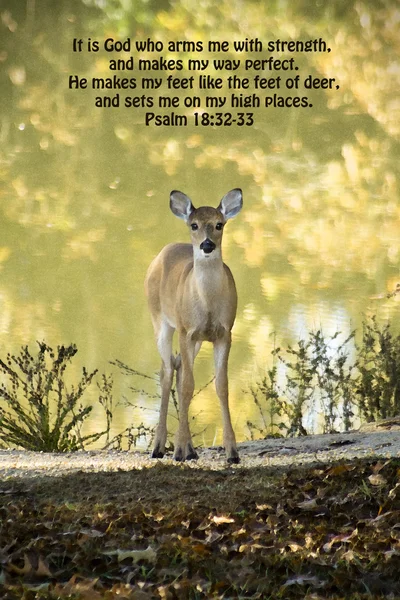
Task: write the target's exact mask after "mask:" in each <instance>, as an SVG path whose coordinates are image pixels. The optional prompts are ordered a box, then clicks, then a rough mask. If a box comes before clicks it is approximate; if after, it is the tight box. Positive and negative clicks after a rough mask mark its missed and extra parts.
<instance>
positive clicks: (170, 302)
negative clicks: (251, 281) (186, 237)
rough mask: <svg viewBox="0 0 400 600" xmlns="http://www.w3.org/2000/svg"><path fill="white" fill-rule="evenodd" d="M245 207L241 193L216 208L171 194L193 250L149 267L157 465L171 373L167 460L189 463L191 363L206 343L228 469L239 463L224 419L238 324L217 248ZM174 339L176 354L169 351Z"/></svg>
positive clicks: (170, 252)
mask: <svg viewBox="0 0 400 600" xmlns="http://www.w3.org/2000/svg"><path fill="white" fill-rule="evenodd" d="M242 206H243V196H242V191H241V190H240V189H239V188H235V189H233V190H231V191H230V192H228V193H227V194H225V196H224V197H223V198H222V200H221V202H220V203H219V205H218V207H217V208H213V207H211V206H201V207H200V208H195V207H194V206H193V204H192V201H191V200H190V198H189V197H188V196H186V194H184V193H183V192H179V191H177V190H173V191H172V192H171V194H170V209H171V211H172V213H173V214H174V215H175V216H176V217H178V218H179V219H182V220H183V221H184V222H185V223H186V224H187V226H188V228H189V232H190V238H191V243H171V244H168V245H167V246H165V247H164V248H163V249H162V250H161V252H160V253H159V254H158V255H157V256H156V258H155V259H154V260H153V261H152V263H151V264H150V266H149V268H148V271H147V274H146V279H145V291H146V296H147V301H148V306H149V311H150V315H151V320H152V324H153V328H154V334H155V338H156V344H157V348H158V352H159V354H160V356H161V371H160V384H161V405H160V416H159V422H158V425H157V427H156V431H155V438H154V446H153V451H152V454H151V456H152V458H163V456H164V454H165V446H166V441H167V414H168V403H169V398H170V392H171V387H172V384H173V378H174V372H175V371H176V388H177V392H178V406H179V425H178V429H177V432H176V437H175V444H174V454H173V458H174V459H175V460H176V461H186V460H193V459H194V460H195V459H197V458H198V454H197V452H196V450H195V449H194V446H193V442H192V438H191V433H190V428H189V405H190V402H191V399H192V397H193V393H194V385H195V383H194V376H193V365H194V360H195V358H196V356H197V354H198V352H199V350H200V348H201V345H202V343H203V342H204V341H207V342H212V344H213V352H214V366H215V388H216V393H217V396H218V398H219V402H220V405H221V411H222V424H223V445H224V448H225V452H226V457H227V461H228V463H234V464H235V463H239V462H240V459H239V453H238V450H237V446H236V438H235V433H234V431H233V427H232V422H231V416H230V412H229V399H228V357H229V352H230V348H231V330H232V327H233V324H234V321H235V318H236V310H237V292H236V285H235V281H234V278H233V275H232V273H231V271H230V269H229V267H228V266H227V265H226V264H225V263H224V262H223V260H222V251H221V242H222V235H223V231H224V227H225V224H226V222H227V221H228V220H229V219H231V218H232V217H235V216H236V215H237V214H238V213H239V211H240V210H241V208H242ZM175 331H177V334H178V343H179V354H177V355H174V354H173V351H172V343H173V336H174V333H175Z"/></svg>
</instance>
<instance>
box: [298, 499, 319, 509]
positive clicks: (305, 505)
mask: <svg viewBox="0 0 400 600" xmlns="http://www.w3.org/2000/svg"><path fill="white" fill-rule="evenodd" d="M296 506H298V507H299V508H301V509H302V510H314V508H317V506H318V504H317V501H316V499H315V498H310V499H309V500H303V502H298V503H297V505H296Z"/></svg>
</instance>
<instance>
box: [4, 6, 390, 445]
mask: <svg viewBox="0 0 400 600" xmlns="http://www.w3.org/2000/svg"><path fill="white" fill-rule="evenodd" d="M3 4H4V6H3ZM292 4H293V3H286V2H276V3H273V4H272V5H271V3H268V9H267V5H266V4H264V3H246V4H245V3H241V2H236V3H232V2H227V1H226V2H221V3H219V4H218V6H216V5H215V3H212V2H208V1H205V2H202V3H200V4H199V3H196V5H194V4H193V3H189V2H185V1H182V2H176V3H171V4H169V3H168V2H162V3H155V2H149V3H148V2H137V3H135V7H134V9H127V8H126V6H125V3H123V2H121V3H119V2H114V3H111V2H104V3H103V5H102V7H103V8H98V7H97V4H96V2H85V3H83V2H78V1H75V2H67V1H64V2H60V3H59V4H58V8H57V11H48V10H47V5H46V3H45V2H44V1H40V0H38V1H37V2H35V3H32V2H25V1H20V2H11V1H9V2H5V3H2V7H1V9H0V12H1V15H2V24H1V36H0V40H1V42H0V58H1V61H2V63H1V74H0V77H1V79H0V96H1V102H2V108H1V113H0V114H1V117H0V118H1V130H0V139H1V142H2V143H1V147H0V156H1V164H0V181H1V184H2V185H1V189H2V191H1V196H0V210H1V221H0V235H1V237H0V276H1V281H0V307H1V310H0V347H1V350H2V352H3V353H4V352H6V351H8V350H11V351H13V350H14V351H15V350H17V349H18V347H19V345H21V344H23V343H29V344H30V345H32V344H33V343H34V340H36V339H45V340H46V341H47V342H48V343H49V344H53V345H57V344H59V343H69V342H71V341H72V342H74V343H76V344H77V346H78V348H79V356H80V360H81V364H85V365H86V366H87V367H88V368H90V369H91V368H94V367H99V368H100V370H107V371H109V370H110V367H109V365H108V361H109V360H112V359H114V358H116V357H118V358H120V359H121V360H123V361H125V362H126V363H128V364H130V365H132V366H134V367H135V368H136V369H138V370H140V371H144V372H147V373H153V372H154V371H155V370H156V369H157V368H158V362H159V359H158V355H157V353H156V349H155V344H154V341H153V335H152V330H151V324H150V319H149V316H148V312H147V308H146V306H145V301H144V294H143V285H142V284H143V279H144V275H145V272H146V268H147V266H148V264H149V262H150V261H151V259H152V258H153V256H155V254H156V253H157V252H158V251H159V250H160V248H161V247H162V246H163V245H164V244H166V243H168V242H170V241H173V240H185V239H187V233H186V231H185V228H184V226H183V224H182V223H180V222H179V221H177V220H176V219H174V217H173V216H172V215H171V213H170V212H169V207H168V196H169V191H170V190H171V189H175V188H177V189H181V190H183V191H184V192H186V193H187V194H189V195H190V196H191V198H192V199H193V202H194V203H195V204H198V205H199V204H203V203H204V204H213V205H216V204H217V203H218V202H219V200H220V198H221V197H222V195H223V194H224V193H225V192H226V191H228V190H229V189H231V188H233V187H236V186H240V187H242V189H243V191H244V201H245V207H244V211H243V212H242V213H241V214H240V216H239V217H238V218H237V219H236V220H235V221H233V222H232V223H229V225H228V227H227V230H226V234H225V239H224V258H225V260H226V262H227V263H228V264H229V265H230V267H231V269H232V271H233V273H234V275H235V278H236V284H237V288H238V292H239V310H238V317H237V322H236V325H235V330H234V344H233V348H232V353H231V360H230V385H231V396H232V408H233V420H234V422H235V423H236V430H237V433H238V438H239V439H242V438H243V437H244V435H245V433H246V429H245V420H246V418H247V417H249V416H251V413H252V409H253V407H252V406H251V404H250V402H251V401H250V400H249V397H248V396H246V395H244V394H243V389H244V387H245V386H246V385H247V384H248V383H250V382H251V381H253V380H254V378H255V377H256V376H258V375H259V374H260V372H261V371H262V369H263V368H264V366H265V362H266V361H270V358H269V352H270V350H271V347H272V344H273V335H272V334H273V333H274V332H276V336H277V338H278V339H279V340H281V341H282V342H293V341H294V340H295V339H297V338H298V337H299V336H301V335H304V334H305V333H306V331H307V330H309V329H311V328H316V327H320V326H322V327H323V329H324V331H325V332H326V333H327V334H329V333H332V332H334V331H335V330H336V329H339V330H341V331H343V333H348V331H349V330H350V329H351V328H352V327H354V326H359V324H360V322H361V320H362V316H363V315H364V314H368V313H377V314H378V317H379V318H380V319H386V318H388V317H390V318H392V319H394V320H396V318H397V316H398V312H399V309H398V306H399V303H398V302H397V301H396V298H390V299H388V298H386V294H387V293H388V292H390V291H392V290H393V289H394V288H395V286H396V283H397V282H398V280H399V266H398V265H399V253H400V239H399V235H398V231H399V221H400V209H399V202H398V183H397V182H398V171H399V167H398V165H399V145H398V141H399V134H400V119H399V112H400V111H399V101H398V89H399V83H400V81H399V79H400V75H399V72H400V69H399V60H398V56H399V55H400V47H399V46H400V40H399V36H398V35H397V33H398V32H397V33H396V28H395V24H396V23H397V22H398V21H397V20H396V14H397V16H398V8H397V2H395V1H394V0H393V1H392V2H390V1H389V2H386V4H385V7H382V6H380V7H379V8H378V7H377V6H376V5H374V4H373V3H372V2H371V3H370V2H357V3H353V2H343V3H335V7H334V8H333V7H332V6H330V7H328V8H325V7H323V6H316V5H313V6H311V5H310V4H309V3H308V2H307V3H306V2H304V3H302V2H300V3H296V7H293V6H292ZM88 32H90V36H91V37H92V39H104V38H105V37H114V38H116V39H117V38H122V37H123V36H125V37H131V38H133V39H136V38H141V39H144V38H146V37H151V38H154V39H158V40H161V41H164V42H165V43H166V42H167V41H168V40H170V39H173V40H177V39H196V40H203V41H204V40H208V39H227V40H231V39H243V38H244V37H246V36H247V37H249V38H251V37H258V38H259V39H262V40H264V41H267V40H269V39H277V38H280V39H312V38H319V37H320V36H322V37H324V39H326V40H327V41H329V43H330V45H331V46H332V53H331V54H305V55H304V56H301V57H299V58H298V60H299V63H298V64H299V66H300V69H301V72H302V73H308V72H309V73H312V74H314V75H315V76H319V77H332V76H334V77H336V78H337V80H338V81H339V82H340V86H341V90H340V93H338V92H335V93H329V92H326V93H325V92H322V93H321V92H318V93H315V94H314V95H313V104H314V107H313V109H312V110H311V109H304V110H301V109H298V110H290V109H268V110H266V109H260V110H259V111H258V112H257V118H256V124H255V126H254V127H252V128H245V129H240V131H239V130H238V128H228V127H227V128H223V129H212V128H199V127H197V128H196V127H194V126H193V124H192V121H190V123H191V125H190V126H189V127H187V128H180V129H176V128H154V127H153V128H146V127H145V126H144V125H143V113H144V110H145V109H124V108H120V109H111V108H110V109H96V108H94V106H93V97H92V96H91V95H90V94H89V95H88V94H85V93H81V92H79V91H71V90H68V74H69V73H76V74H79V75H80V76H81V77H84V76H87V77H90V76H106V74H107V64H108V60H109V58H110V56H107V55H106V54H105V53H104V52H103V53H99V54H96V55H95V54H88V53H85V54H82V55H77V54H74V53H72V51H71V45H72V40H73V39H74V38H80V37H83V38H87V37H88V35H89V34H88ZM311 93H312V92H311ZM179 94H180V92H177V95H179ZM196 373H197V383H198V386H201V385H203V384H204V383H205V382H206V381H207V380H208V379H209V378H210V376H211V375H212V361H211V349H210V348H205V349H204V350H202V353H201V354H200V356H199V359H198V365H197V370H196ZM118 377H119V376H118V375H116V378H117V390H118V391H117V394H118V395H119V394H122V393H127V394H128V391H127V390H126V388H127V387H128V383H127V382H126V381H121V380H118ZM199 411H201V415H200V417H199V419H198V421H199V428H203V426H205V425H206V426H207V431H206V433H205V435H204V441H205V442H206V443H211V442H212V441H214V436H215V435H216V438H215V439H216V440H217V441H218V440H220V431H221V422H220V417H219V408H218V405H217V401H216V397H215V394H214V392H213V391H212V390H211V389H207V390H206V391H205V392H204V393H202V394H201V395H199V397H198V398H197V399H196V401H195V403H194V406H193V412H194V413H197V412H199ZM138 412H139V413H140V411H138ZM99 414H100V412H99ZM151 415H152V416H151ZM144 416H145V417H146V419H149V418H150V420H155V419H156V414H155V413H154V414H153V413H150V417H149V416H148V414H147V413H145V415H144ZM133 417H134V414H133V413H132V411H128V410H126V411H120V414H119V424H122V422H123V421H124V422H125V423H127V422H129V421H130V420H131V419H132V418H133ZM99 418H100V417H99Z"/></svg>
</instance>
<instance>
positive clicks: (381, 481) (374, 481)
mask: <svg viewBox="0 0 400 600" xmlns="http://www.w3.org/2000/svg"><path fill="white" fill-rule="evenodd" d="M368 481H369V482H370V484H371V485H385V484H386V483H387V480H386V479H385V477H383V475H380V474H379V473H374V474H373V475H370V476H369V477H368Z"/></svg>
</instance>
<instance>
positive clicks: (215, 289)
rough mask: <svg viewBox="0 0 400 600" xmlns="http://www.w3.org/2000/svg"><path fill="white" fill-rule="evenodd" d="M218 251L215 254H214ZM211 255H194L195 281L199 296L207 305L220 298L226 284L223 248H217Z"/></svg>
mask: <svg viewBox="0 0 400 600" xmlns="http://www.w3.org/2000/svg"><path fill="white" fill-rule="evenodd" d="M214 252H216V254H215V256H212V254H214ZM214 252H213V253H212V254H211V255H210V256H209V257H205V256H199V257H196V256H195V257H194V264H193V283H194V285H195V288H196V291H197V294H198V297H199V298H200V300H202V301H203V302H204V303H206V304H207V305H210V304H212V303H213V302H215V301H218V300H219V299H220V295H221V293H222V290H223V288H224V284H225V272H224V263H223V262H222V256H221V250H220V249H217V250H215V251H214Z"/></svg>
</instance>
